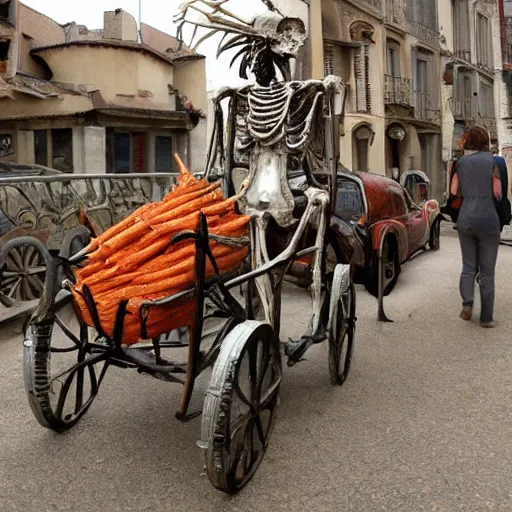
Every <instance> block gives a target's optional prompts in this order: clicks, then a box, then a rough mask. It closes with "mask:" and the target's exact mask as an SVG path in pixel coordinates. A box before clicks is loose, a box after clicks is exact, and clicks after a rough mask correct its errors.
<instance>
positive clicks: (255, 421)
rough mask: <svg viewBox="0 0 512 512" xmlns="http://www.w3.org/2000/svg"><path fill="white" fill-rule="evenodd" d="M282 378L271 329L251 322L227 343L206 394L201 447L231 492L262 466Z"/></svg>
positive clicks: (215, 480)
mask: <svg viewBox="0 0 512 512" xmlns="http://www.w3.org/2000/svg"><path fill="white" fill-rule="evenodd" d="M281 379H282V370H281V353H280V345H279V341H278V339H277V337H276V335H275V333H274V332H273V330H272V328H271V327H270V325H268V324H265V323H262V322H257V321H251V320H249V321H246V322H244V323H243V324H240V325H238V326H237V327H235V329H234V330H233V331H232V332H231V333H230V334H229V335H228V336H227V337H226V338H225V340H224V341H223V345H222V349H221V352H220V354H219V357H218V359H217V361H216V363H215V366H214V368H213V371H212V379H211V381H210V385H209V387H208V391H207V393H206V399H205V403H204V408H203V419H202V427H201V430H202V434H201V438H202V442H201V446H202V447H203V448H205V449H206V452H205V455H206V473H207V475H208V478H209V479H210V481H211V483H212V484H213V485H214V486H215V487H216V488H217V489H219V490H221V491H223V492H226V493H228V494H235V493H236V492H238V491H240V490H241V489H242V488H243V487H244V486H245V485H246V484H247V483H248V482H249V481H250V479H251V478H252V476H253V475H254V473H255V472H256V470H257V468H258V466H259V464H260V463H261V461H262V459H263V456H264V454H265V451H266V448H267V446H268V443H269V439H270V436H271V433H272V429H273V426H274V421H275V415H276V410H277V404H278V394H279V387H280V384H281Z"/></svg>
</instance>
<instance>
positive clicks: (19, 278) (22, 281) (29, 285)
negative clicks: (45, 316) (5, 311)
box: [0, 237, 49, 301]
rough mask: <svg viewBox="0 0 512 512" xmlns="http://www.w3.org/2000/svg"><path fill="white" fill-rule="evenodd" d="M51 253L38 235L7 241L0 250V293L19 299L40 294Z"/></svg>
mask: <svg viewBox="0 0 512 512" xmlns="http://www.w3.org/2000/svg"><path fill="white" fill-rule="evenodd" d="M48 257H49V254H48V250H47V249H46V247H45V245H44V244H43V243H42V242H40V241H39V240H37V239H35V238H30V237H20V238H17V239H16V238H15V239H13V240H10V241H9V242H7V243H6V244H5V245H4V246H3V247H2V249H1V251H0V293H2V294H3V295H5V296H7V297H9V298H10V299H14V300H17V301H32V300H36V299H39V298H41V294H42V292H43V288H44V280H45V275H46V260H47V258H48Z"/></svg>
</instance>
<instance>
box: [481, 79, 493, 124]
mask: <svg viewBox="0 0 512 512" xmlns="http://www.w3.org/2000/svg"><path fill="white" fill-rule="evenodd" d="M479 96H480V101H479V113H480V115H481V116H482V117H485V118H494V91H493V87H492V85H491V84H490V83H488V82H484V81H483V80H481V81H480V95H479Z"/></svg>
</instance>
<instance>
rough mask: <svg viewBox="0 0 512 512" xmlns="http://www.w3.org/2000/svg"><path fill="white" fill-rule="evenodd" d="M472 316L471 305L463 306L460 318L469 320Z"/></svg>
mask: <svg viewBox="0 0 512 512" xmlns="http://www.w3.org/2000/svg"><path fill="white" fill-rule="evenodd" d="M472 316H473V308H472V307H471V306H464V307H463V308H462V311H461V312H460V317H461V318H462V320H465V321H466V322H469V321H470V320H471V317H472Z"/></svg>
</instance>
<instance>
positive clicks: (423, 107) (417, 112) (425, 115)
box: [414, 91, 441, 124]
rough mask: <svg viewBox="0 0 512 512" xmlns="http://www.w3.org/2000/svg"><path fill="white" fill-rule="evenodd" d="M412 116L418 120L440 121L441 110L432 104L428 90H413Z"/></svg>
mask: <svg viewBox="0 0 512 512" xmlns="http://www.w3.org/2000/svg"><path fill="white" fill-rule="evenodd" d="M414 117H415V118H416V119H418V120H419V121H425V122H429V123H434V124H439V123H440V122H441V111H440V109H439V108H436V107H435V106H434V105H433V103H432V100H431V97H430V94H429V93H428V92H423V91H415V92H414Z"/></svg>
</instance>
